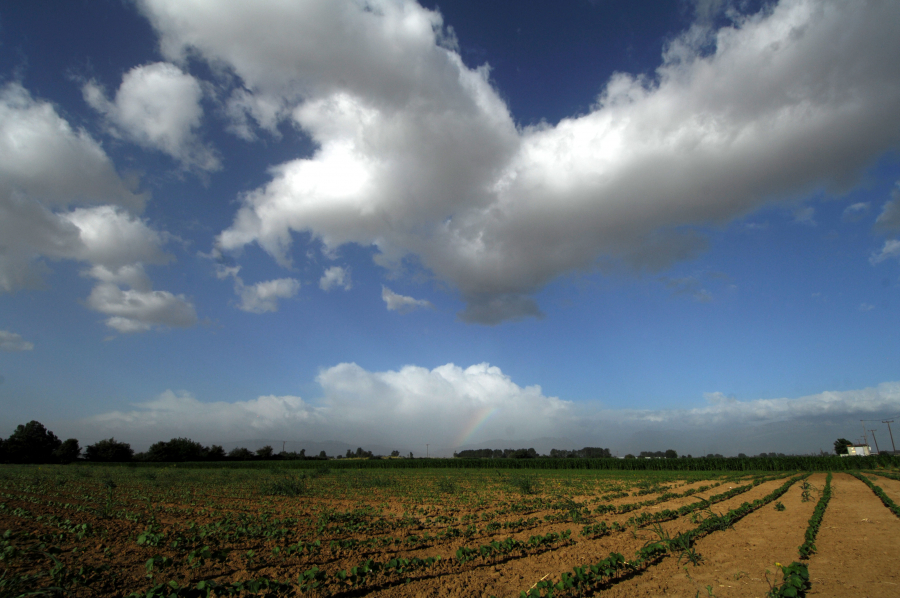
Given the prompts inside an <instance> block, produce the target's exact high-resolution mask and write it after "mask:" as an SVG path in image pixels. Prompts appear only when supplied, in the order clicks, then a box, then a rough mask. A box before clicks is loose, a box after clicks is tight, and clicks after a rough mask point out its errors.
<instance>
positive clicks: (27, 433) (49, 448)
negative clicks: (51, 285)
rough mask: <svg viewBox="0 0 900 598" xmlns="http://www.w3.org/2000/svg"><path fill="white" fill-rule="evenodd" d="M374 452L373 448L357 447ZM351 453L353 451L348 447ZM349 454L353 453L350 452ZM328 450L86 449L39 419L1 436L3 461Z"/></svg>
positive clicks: (237, 456)
mask: <svg viewBox="0 0 900 598" xmlns="http://www.w3.org/2000/svg"><path fill="white" fill-rule="evenodd" d="M357 451H358V452H365V453H367V454H368V455H369V456H371V454H372V453H371V452H367V451H362V449H357ZM348 453H349V451H348ZM348 456H349V455H348ZM327 458H328V457H327V456H326V455H325V451H321V452H320V453H319V454H318V456H307V455H306V449H303V450H301V451H300V452H299V453H298V452H285V451H282V452H280V453H276V452H275V450H274V449H273V448H272V447H271V446H264V447H262V448H260V449H257V450H256V451H250V450H249V449H246V448H244V447H240V448H235V449H233V450H232V451H230V452H228V453H226V452H225V449H223V448H222V447H221V446H219V445H217V444H214V445H212V446H204V445H202V444H200V443H199V442H196V441H193V440H191V439H190V438H173V439H171V440H168V441H160V442H156V443H154V444H152V445H151V446H150V448H149V449H147V450H146V451H144V452H140V453H135V452H134V449H132V448H131V445H130V444H128V443H127V442H120V441H118V440H116V439H115V438H107V439H105V440H100V441H99V442H95V443H94V444H91V445H88V446H87V447H85V448H84V450H82V448H81V445H80V444H79V443H78V440H77V439H75V438H69V439H67V440H65V441H63V440H60V439H59V438H58V437H57V436H56V434H54V433H53V432H51V431H50V430H48V429H47V428H46V427H44V425H43V424H41V423H40V422H38V421H34V420H32V421H30V422H28V423H27V424H20V425H19V426H17V427H16V429H15V431H14V432H13V433H12V434H10V436H9V438H6V439H3V438H0V463H72V462H73V461H76V460H78V459H84V460H86V461H94V462H107V463H125V462H129V461H151V462H185V461H251V460H274V459H327Z"/></svg>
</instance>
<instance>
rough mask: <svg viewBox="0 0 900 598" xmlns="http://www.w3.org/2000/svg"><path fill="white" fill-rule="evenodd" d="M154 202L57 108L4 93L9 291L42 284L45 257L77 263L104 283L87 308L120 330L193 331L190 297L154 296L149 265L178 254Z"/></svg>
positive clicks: (2, 276) (5, 284)
mask: <svg viewBox="0 0 900 598" xmlns="http://www.w3.org/2000/svg"><path fill="white" fill-rule="evenodd" d="M145 200H146V197H145V196H144V195H142V194H139V193H135V192H134V191H132V190H131V187H130V185H128V184H126V183H125V182H124V181H123V180H122V179H121V178H120V177H119V176H118V174H117V173H116V171H115V169H114V168H113V166H112V163H111V162H110V160H109V158H108V157H107V155H106V154H105V153H104V152H103V150H102V148H101V147H100V146H99V144H97V142H96V141H94V140H93V139H92V138H91V137H90V136H89V135H88V134H87V133H85V132H84V131H75V130H73V129H72V127H71V126H70V125H69V123H68V122H67V121H66V120H65V119H63V118H61V117H60V116H59V114H57V112H56V110H55V108H54V107H53V106H52V105H51V104H49V103H48V102H43V101H40V100H36V99H34V98H33V97H32V96H31V94H29V93H28V91H27V90H25V89H24V88H23V87H22V86H20V85H18V84H15V83H12V84H8V85H7V86H6V87H4V88H3V89H2V91H0V291H4V292H14V291H16V290H19V289H22V288H34V287H39V286H41V285H42V284H43V280H42V278H41V275H42V273H44V272H46V270H47V267H46V265H45V264H44V263H43V261H42V259H43V258H46V259H50V260H61V259H68V260H77V261H80V262H85V263H87V264H88V265H89V267H88V269H87V270H86V271H85V274H86V275H88V276H90V277H93V278H95V279H97V280H98V281H100V282H99V283H98V286H97V287H96V288H95V289H94V292H93V293H92V294H91V297H90V298H89V300H88V302H87V304H88V305H89V306H90V307H92V308H94V309H96V310H98V311H100V312H101V313H104V314H108V315H111V316H112V318H110V319H109V320H107V324H108V325H109V326H111V327H113V328H115V329H116V330H119V331H137V330H144V329H148V328H151V327H153V326H156V325H178V326H184V325H190V324H192V323H194V322H195V321H196V315H195V314H194V308H193V306H192V305H191V304H190V302H189V301H188V300H186V299H185V298H184V297H183V296H180V295H179V296H174V295H172V294H171V293H168V292H165V291H156V292H154V291H151V290H150V289H151V284H150V281H149V278H148V277H147V276H146V274H145V272H144V265H145V264H165V263H167V262H169V261H170V260H171V259H172V256H171V255H169V254H167V253H165V252H164V251H163V250H162V246H163V245H164V244H165V243H166V241H167V240H168V238H167V235H165V234H163V233H159V232H157V231H155V230H153V229H152V228H151V227H150V226H149V225H148V224H147V222H146V221H145V220H143V219H142V218H140V217H139V216H138V215H137V214H138V213H139V212H140V211H141V210H142V209H143V206H144V202H145ZM119 285H124V286H126V287H131V288H127V289H125V290H123V289H121V288H120V287H119Z"/></svg>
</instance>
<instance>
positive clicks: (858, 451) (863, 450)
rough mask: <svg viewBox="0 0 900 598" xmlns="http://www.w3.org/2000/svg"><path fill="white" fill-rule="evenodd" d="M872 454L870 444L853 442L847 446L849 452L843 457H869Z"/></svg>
mask: <svg viewBox="0 0 900 598" xmlns="http://www.w3.org/2000/svg"><path fill="white" fill-rule="evenodd" d="M871 454H872V449H870V448H869V445H868V444H851V445H849V446H848V447H847V454H846V455H841V457H868V456H869V455H871Z"/></svg>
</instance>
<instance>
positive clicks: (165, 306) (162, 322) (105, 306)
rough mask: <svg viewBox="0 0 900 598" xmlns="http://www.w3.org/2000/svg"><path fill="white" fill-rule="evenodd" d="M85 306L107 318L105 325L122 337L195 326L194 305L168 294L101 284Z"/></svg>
mask: <svg viewBox="0 0 900 598" xmlns="http://www.w3.org/2000/svg"><path fill="white" fill-rule="evenodd" d="M87 305H88V306H89V307H90V308H91V309H93V310H96V311H98V312H100V313H102V314H106V315H108V316H110V318H108V319H107V320H106V325H107V326H109V327H110V328H113V329H115V330H117V331H119V332H121V333H123V334H124V333H130V332H144V331H147V330H151V329H153V328H155V327H159V326H165V327H178V328H187V327H190V326H193V325H194V324H196V323H197V313H196V311H195V309H194V305H193V304H192V303H191V302H190V301H189V300H188V299H187V298H186V297H185V296H184V295H173V294H172V293H170V292H168V291H153V290H150V289H144V290H139V289H124V290H123V289H121V288H120V287H119V286H118V285H116V284H110V283H105V282H101V283H99V284H98V285H97V286H95V287H94V289H93V290H92V291H91V294H90V296H89V297H88V299H87Z"/></svg>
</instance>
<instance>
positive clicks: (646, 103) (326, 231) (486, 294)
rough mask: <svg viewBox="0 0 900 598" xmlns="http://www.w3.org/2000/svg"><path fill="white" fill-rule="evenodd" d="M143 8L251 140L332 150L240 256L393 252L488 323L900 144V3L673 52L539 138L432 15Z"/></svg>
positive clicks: (317, 4) (310, 164)
mask: <svg viewBox="0 0 900 598" xmlns="http://www.w3.org/2000/svg"><path fill="white" fill-rule="evenodd" d="M141 6H142V8H143V11H144V12H145V14H146V15H147V16H148V18H149V19H150V21H151V23H152V24H153V26H154V27H155V29H156V31H157V32H158V34H159V36H160V40H161V48H162V51H163V54H164V55H165V56H166V58H167V59H169V60H172V61H180V60H184V59H185V57H187V56H192V57H200V58H203V59H205V60H207V61H208V62H210V63H211V64H215V65H227V66H228V67H230V68H231V69H232V71H233V73H234V74H235V75H236V76H237V78H238V80H239V82H240V85H241V87H240V89H239V90H238V91H236V92H235V93H236V94H237V95H235V96H234V103H233V105H232V108H233V109H234V111H235V113H237V112H240V110H239V107H241V106H243V107H244V108H245V109H244V110H243V114H244V115H245V119H244V121H242V123H241V124H240V126H241V127H243V128H242V129H241V130H242V131H243V135H244V136H245V137H248V136H250V135H251V133H253V131H254V129H253V127H254V126H258V127H262V128H263V129H264V130H265V129H269V130H271V129H272V128H273V127H274V124H275V123H277V122H279V121H282V120H288V121H290V122H291V123H293V124H294V126H295V127H298V128H300V129H302V131H303V132H304V133H306V134H307V135H309V136H310V137H311V138H312V139H313V141H314V142H315V143H316V146H317V148H318V149H317V150H316V151H315V152H314V153H313V154H312V155H311V156H305V157H298V158H297V159H295V160H291V161H288V162H285V163H283V164H280V165H277V166H275V167H273V168H272V169H271V173H272V179H271V181H270V182H268V183H267V184H265V185H263V186H261V187H259V188H258V189H256V190H254V191H252V192H250V193H247V194H245V195H243V196H242V201H243V206H242V207H241V208H240V210H239V211H238V213H237V215H236V217H235V219H234V222H233V224H232V225H231V227H229V228H228V229H226V230H224V231H222V233H221V234H220V235H219V237H218V241H217V246H218V247H219V248H220V249H223V250H237V249H239V248H241V247H242V246H244V245H246V244H249V243H258V244H259V245H260V246H261V247H262V248H263V249H265V250H266V251H268V252H269V253H271V254H272V256H274V257H275V258H276V259H277V260H278V261H279V262H280V263H282V264H285V265H287V264H290V263H291V259H292V258H291V255H290V246H291V243H292V233H293V232H295V231H303V232H308V233H310V234H311V235H312V237H313V238H315V239H317V240H319V241H321V242H322V243H324V245H325V247H326V250H333V249H334V248H336V247H339V246H340V245H342V244H346V243H358V244H360V245H363V246H370V245H374V246H375V247H376V248H377V249H378V250H379V254H378V256H377V261H378V263H380V264H382V265H385V266H387V267H392V266H396V265H398V264H399V263H401V262H402V260H403V259H404V258H405V257H406V256H414V257H415V258H416V259H417V260H418V262H419V263H421V264H423V265H424V266H425V267H426V268H428V269H430V270H431V271H432V272H433V273H434V274H435V275H436V277H437V278H439V279H441V280H443V281H447V282H449V283H450V284H452V285H454V286H455V287H456V288H457V289H458V290H459V292H460V293H461V295H462V297H463V298H464V299H465V300H466V301H467V303H468V306H467V308H466V309H465V310H464V311H463V312H462V313H461V314H460V316H461V317H462V318H463V319H464V320H467V321H473V322H482V323H496V322H498V321H502V320H504V319H515V318H521V317H529V316H540V314H541V312H540V309H539V307H538V306H537V305H536V303H535V302H534V300H533V299H532V298H531V295H532V294H533V293H535V292H536V291H537V290H539V289H540V288H542V287H543V286H544V285H545V284H547V283H548V282H549V281H551V280H553V279H554V278H556V277H558V276H560V275H561V274H564V273H567V272H572V271H584V270H589V269H591V268H594V267H596V266H597V265H598V264H605V263H608V262H610V261H613V262H616V261H620V262H623V263H625V264H627V265H629V266H631V267H633V268H636V269H649V270H655V271H658V270H660V269H662V268H665V267H667V266H668V265H670V264H671V263H672V262H673V261H675V260H680V259H687V258H690V257H691V256H693V255H696V253H697V251H699V250H702V249H703V247H704V245H705V243H704V239H703V238H702V237H698V236H697V234H696V233H685V232H684V230H683V227H685V226H692V225H698V224H699V225H703V224H709V223H721V222H724V221H728V220H730V219H733V218H736V217H740V216H743V215H745V214H747V213H748V212H749V211H752V210H753V209H755V208H757V207H760V206H763V205H765V204H767V203H769V202H771V201H773V200H778V199H785V200H790V201H794V200H795V199H796V198H797V196H798V195H799V194H800V193H803V192H807V191H809V190H810V189H814V188H824V189H826V190H828V189H832V188H833V189H838V188H846V186H847V184H848V182H850V181H852V180H854V177H855V176H857V174H858V173H859V172H860V170H861V169H862V168H864V167H865V166H867V165H868V164H870V163H871V161H872V160H873V159H875V158H876V157H877V156H878V155H880V154H881V153H882V152H884V151H886V150H888V149H890V148H892V147H896V144H897V142H898V140H900V133H898V131H900V111H898V110H897V109H896V106H897V105H898V102H900V62H898V61H897V60H896V56H897V55H898V54H900V5H898V4H897V3H891V2H883V3H869V2H840V1H822V0H782V1H781V2H779V3H777V4H773V5H769V6H766V7H765V8H764V9H763V10H762V11H760V12H759V13H757V14H751V15H739V14H737V13H734V12H733V11H732V13H733V14H732V13H730V14H731V17H732V19H733V21H732V23H731V24H730V25H727V26H724V27H722V28H720V29H711V28H709V27H708V26H706V25H704V24H702V23H701V24H698V25H696V26H694V27H693V28H691V29H690V30H688V31H686V32H685V33H684V34H683V35H681V36H679V37H677V38H675V39H673V40H672V41H671V42H670V43H669V44H668V45H667V47H666V50H665V52H664V54H663V56H662V57H661V62H660V65H659V67H658V68H657V69H656V71H655V73H652V75H651V76H646V77H645V76H632V75H628V74H625V73H618V74H616V75H615V76H614V77H613V78H612V79H611V80H610V81H609V82H607V84H606V86H605V88H604V90H603V92H602V93H601V94H600V95H599V97H598V98H597V102H596V105H595V106H594V107H593V108H592V109H591V111H590V112H589V113H587V114H584V115H580V116H573V117H571V118H565V119H563V120H561V121H560V122H558V123H555V124H546V125H541V126H537V127H529V128H525V129H519V128H517V127H516V124H515V122H514V120H513V117H512V115H510V113H509V111H508V109H507V106H506V104H505V103H504V101H503V100H502V98H501V95H500V93H499V92H498V91H497V90H495V89H494V88H493V86H492V85H491V82H490V79H489V67H488V66H487V65H483V66H480V67H478V68H470V67H469V66H467V65H465V64H464V63H463V61H462V59H461V58H460V56H459V54H458V52H457V51H456V47H455V46H454V42H453V40H452V39H451V38H450V36H448V35H447V34H446V33H445V31H446V30H445V29H444V23H443V20H442V17H441V15H440V14H439V13H438V12H436V11H431V10H427V9H425V8H423V7H421V6H419V5H418V4H416V3H414V2H412V1H405V0H376V1H372V2H366V3H362V2H351V1H347V2H335V1H332V0H310V1H307V2H296V3H280V2H255V3H253V4H252V5H242V4H232V5H228V6H221V5H211V4H208V3H203V2H188V1H184V0H177V1H176V0H144V1H143V2H142V3H141ZM598 83H599V82H598ZM253 134H255V133H253ZM648 173H652V176H649V175H648ZM805 213H808V212H805ZM805 213H804V214H805ZM810 214H811V213H810Z"/></svg>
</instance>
